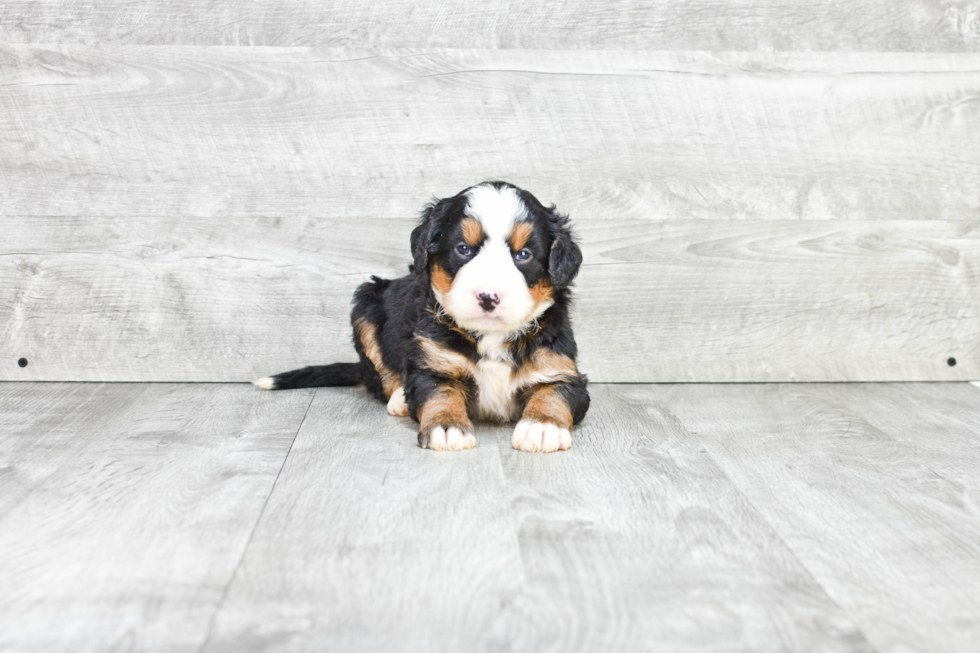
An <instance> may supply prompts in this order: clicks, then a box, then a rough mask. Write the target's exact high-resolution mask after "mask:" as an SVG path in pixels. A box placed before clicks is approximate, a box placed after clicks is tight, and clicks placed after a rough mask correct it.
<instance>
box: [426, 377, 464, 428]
mask: <svg viewBox="0 0 980 653" xmlns="http://www.w3.org/2000/svg"><path fill="white" fill-rule="evenodd" d="M437 426H442V427H453V426H455V427H457V428H459V429H460V430H461V431H464V432H466V431H472V430H473V423H472V422H470V418H469V417H467V416H466V399H465V397H463V393H462V392H460V391H459V389H457V388H454V387H452V386H450V385H444V386H441V387H440V388H439V389H438V390H436V391H435V392H433V393H432V394H431V395H429V398H428V399H426V400H425V403H424V404H423V405H422V409H421V410H420V411H419V431H420V432H422V433H431V432H432V429H434V428H436V427H437Z"/></svg>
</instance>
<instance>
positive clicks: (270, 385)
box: [252, 376, 276, 390]
mask: <svg viewBox="0 0 980 653" xmlns="http://www.w3.org/2000/svg"><path fill="white" fill-rule="evenodd" d="M252 383H254V384H255V385H257V386H259V387H260V388H262V389H263V390H275V389H276V380H275V379H274V378H272V377H271V376H263V377H262V378H261V379H255V380H254V381H252Z"/></svg>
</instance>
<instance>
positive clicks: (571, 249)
mask: <svg viewBox="0 0 980 653" xmlns="http://www.w3.org/2000/svg"><path fill="white" fill-rule="evenodd" d="M411 243H412V255H413V257H414V264H413V265H411V266H410V267H409V274H408V276H405V277H402V278H400V279H394V280H389V279H380V278H378V277H372V280H371V281H369V282H367V283H365V284H363V285H361V286H360V287H359V288H358V289H357V291H356V293H355V294H354V300H353V310H352V311H351V323H352V325H353V327H354V347H355V349H356V350H357V353H358V356H359V357H360V362H359V363H335V364H333V365H324V366H314V367H305V368H303V369H299V370H294V371H292V372H285V373H283V374H278V375H276V376H273V377H265V378H262V379H259V380H257V381H255V384H256V385H258V386H259V387H261V388H265V389H267V390H280V389H288V388H308V387H315V386H345V385H364V386H366V387H367V388H368V390H370V391H371V392H372V393H373V394H374V396H375V397H377V398H378V399H380V400H382V401H386V402H387V404H388V412H389V413H390V414H392V415H398V416H404V415H410V416H411V417H412V418H413V419H415V420H417V421H418V423H419V445H420V446H421V447H423V448H426V447H428V448H430V449H437V450H448V451H460V450H463V449H469V448H472V447H473V446H475V445H476V438H475V437H474V435H473V423H472V421H471V420H474V419H484V420H493V421H503V422H508V421H514V420H518V423H517V426H516V428H515V429H514V435H513V439H512V443H513V445H514V448H515V449H520V450H522V451H532V452H538V451H542V452H550V451H556V450H559V449H568V448H569V446H571V441H572V436H571V432H572V426H573V425H574V424H577V423H578V422H579V421H581V420H582V418H583V417H584V416H585V413H586V411H587V410H588V408H589V394H588V391H587V390H586V383H587V381H586V377H585V376H584V375H582V374H579V372H578V368H577V367H576V365H575V356H576V346H575V338H574V336H573V335H572V328H571V322H570V319H569V305H570V302H571V294H570V291H569V286H570V285H571V283H572V280H573V279H574V278H575V275H576V274H578V269H579V266H580V265H581V263H582V252H581V250H580V249H579V247H578V245H576V244H575V242H574V240H573V238H572V233H571V230H570V227H569V224H568V217H567V216H564V215H562V214H560V213H558V212H556V211H555V207H554V206H552V207H550V208H548V207H545V206H543V205H542V204H541V203H540V202H539V201H538V200H537V199H536V198H535V197H534V196H533V195H532V194H531V193H529V192H527V191H526V190H522V189H520V188H518V187H516V186H514V185H512V184H508V183H505V182H500V181H493V182H484V183H482V184H479V185H477V186H473V187H470V188H467V189H466V190H464V191H462V192H460V193H459V194H457V195H456V196H454V197H449V198H446V199H441V200H438V201H435V202H433V203H432V204H430V205H428V206H427V207H426V208H425V210H424V211H423V213H422V219H421V221H420V223H419V225H418V226H417V227H415V229H414V230H413V231H412V236H411Z"/></svg>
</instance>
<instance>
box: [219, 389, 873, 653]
mask: <svg viewBox="0 0 980 653" xmlns="http://www.w3.org/2000/svg"><path fill="white" fill-rule="evenodd" d="M647 394H648V393H646V391H645V390H644V389H643V388H622V387H610V386H601V387H597V388H596V389H595V392H594V409H593V410H594V412H593V413H590V415H589V417H588V418H587V421H586V423H585V424H583V426H582V427H581V428H580V429H579V430H578V431H577V432H576V436H575V438H576V440H575V442H574V444H573V448H572V450H571V451H569V452H568V453H562V454H552V455H528V454H522V453H519V452H516V451H514V450H512V449H511V448H510V428H509V427H493V426H487V425H481V426H480V427H479V428H478V435H477V438H478V441H479V444H478V446H477V447H476V448H475V449H473V450H471V451H468V452H464V453H455V454H453V453H434V452H431V451H426V450H421V449H419V448H418V447H417V446H416V444H415V437H414V429H413V428H412V426H411V425H410V424H409V423H408V421H407V420H404V419H397V418H391V417H389V416H388V415H387V414H385V411H384V408H383V407H382V406H381V404H379V403H378V402H375V401H373V400H371V399H370V398H369V397H368V396H367V394H366V393H365V392H364V391H363V390H336V389H324V390H320V391H318V393H317V396H316V398H315V400H314V403H313V405H312V406H311V408H310V411H309V415H308V417H307V419H306V421H305V423H304V425H303V428H302V429H301V431H300V434H299V435H298V437H297V440H296V443H295V445H294V446H293V448H292V450H291V452H290V455H289V460H288V462H287V464H286V466H285V467H284V469H283V472H282V475H281V477H280V480H279V482H278V483H277V484H276V490H275V492H274V494H273V496H272V498H271V499H270V502H269V505H268V507H267V509H266V511H265V513H264V516H263V519H262V523H261V524H260V525H259V527H258V529H257V531H256V534H255V537H254V538H253V540H252V543H251V546H250V547H249V551H248V553H247V555H246V556H245V559H244V561H243V564H242V567H241V570H240V572H239V574H238V575H237V576H236V580H235V582H234V583H233V585H232V586H231V589H230V591H229V593H228V598H227V601H226V602H225V603H224V606H223V608H222V609H221V611H220V613H219V614H218V617H217V619H216V621H215V628H214V630H213V632H212V634H211V637H210V640H209V642H208V645H207V646H206V647H205V648H204V649H203V650H204V651H205V652H206V653H210V652H214V651H235V652H236V653H237V652H240V651H258V650H262V651H322V650H343V651H352V652H354V651H378V650H385V651H460V650H466V651H501V650H515V651H566V652H575V651H596V650H603V651H632V650H663V651H679V650H690V651H695V650H712V648H713V647H718V646H723V647H729V648H733V649H739V650H742V649H744V650H754V651H779V650H827V651H867V650H870V648H869V646H868V644H867V642H865V640H864V637H863V635H862V634H861V633H860V632H859V631H858V630H857V629H856V628H855V627H854V624H853V622H852V621H851V620H850V619H849V618H848V617H847V615H846V614H844V613H843V612H841V611H840V610H839V608H838V607H837V606H836V605H835V604H834V603H833V601H831V600H829V599H828V597H827V596H826V594H825V593H824V592H823V590H822V589H821V588H820V586H819V585H817V584H816V583H814V582H813V579H812V578H811V577H810V575H809V574H808V572H807V571H806V570H805V569H803V568H802V567H800V565H799V564H798V562H797V561H796V559H795V558H794V557H793V555H792V554H791V553H790V551H789V550H788V549H787V548H786V547H785V546H784V545H783V544H782V543H781V542H780V541H779V540H778V538H777V537H775V536H774V534H773V533H772V532H771V531H770V530H769V528H768V527H767V526H766V525H765V524H764V523H763V522H761V521H760V520H759V519H758V517H757V515H756V514H755V513H754V511H753V510H752V509H751V507H750V506H748V505H747V504H746V503H745V502H744V501H743V500H742V499H741V497H740V496H739V495H738V493H737V492H735V491H734V488H733V487H732V486H731V484H730V482H729V481H728V479H727V478H726V477H725V476H724V475H723V474H722V473H721V472H720V471H719V470H718V468H717V467H715V466H714V465H713V463H711V461H710V460H709V459H708V458H707V457H705V456H704V455H703V454H701V453H700V452H699V450H698V449H699V445H698V444H697V442H695V441H694V440H693V439H692V438H691V437H690V436H689V435H688V434H686V433H685V432H684V431H683V429H678V428H676V426H675V425H672V424H666V425H664V424H663V423H662V422H661V419H660V413H659V412H658V411H657V409H656V407H653V406H651V405H650V404H649V403H648V402H647V401H646V396H647Z"/></svg>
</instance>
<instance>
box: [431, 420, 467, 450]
mask: <svg viewBox="0 0 980 653" xmlns="http://www.w3.org/2000/svg"><path fill="white" fill-rule="evenodd" d="M425 446H426V445H423V448H425ZM427 446H428V448H429V449H432V450H434V451H462V450H464V449H472V448H473V447H475V446H476V436H474V435H473V434H472V433H466V432H464V431H462V430H460V429H458V428H456V427H455V426H450V427H449V428H448V429H446V428H443V427H441V426H437V427H435V428H434V429H432V432H431V433H429V442H428V445H427Z"/></svg>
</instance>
